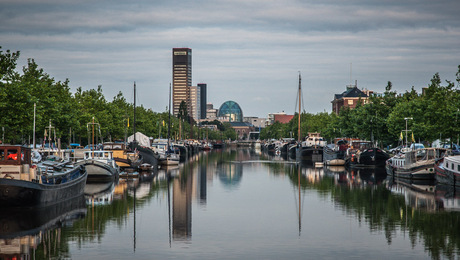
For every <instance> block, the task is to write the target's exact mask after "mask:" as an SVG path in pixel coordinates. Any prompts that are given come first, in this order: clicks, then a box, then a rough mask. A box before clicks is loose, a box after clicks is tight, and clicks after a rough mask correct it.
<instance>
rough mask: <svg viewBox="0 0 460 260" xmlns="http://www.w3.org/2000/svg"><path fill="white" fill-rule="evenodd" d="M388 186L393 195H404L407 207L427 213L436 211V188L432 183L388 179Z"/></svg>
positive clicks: (428, 181)
mask: <svg viewBox="0 0 460 260" xmlns="http://www.w3.org/2000/svg"><path fill="white" fill-rule="evenodd" d="M388 184H389V189H390V190H391V191H392V192H393V193H398V194H402V195H404V197H405V201H406V204H407V205H408V206H411V207H412V208H416V209H422V210H426V211H429V212H433V211H436V210H437V209H438V204H437V202H436V200H435V195H434V192H435V187H436V186H435V184H434V181H430V180H409V179H406V178H393V177H390V178H389V182H388Z"/></svg>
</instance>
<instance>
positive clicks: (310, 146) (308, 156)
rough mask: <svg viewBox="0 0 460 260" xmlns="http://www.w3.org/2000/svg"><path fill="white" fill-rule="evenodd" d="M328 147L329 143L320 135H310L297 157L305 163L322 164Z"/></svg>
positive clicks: (302, 144) (301, 146)
mask: <svg viewBox="0 0 460 260" xmlns="http://www.w3.org/2000/svg"><path fill="white" fill-rule="evenodd" d="M326 145H327V142H326V140H325V139H324V138H323V137H321V135H320V133H308V136H307V137H306V138H305V141H303V142H302V143H301V145H300V147H299V149H298V151H297V157H298V158H300V159H302V160H305V161H311V162H322V161H323V150H324V147H325V146H326Z"/></svg>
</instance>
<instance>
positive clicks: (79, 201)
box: [0, 194, 86, 258]
mask: <svg viewBox="0 0 460 260" xmlns="http://www.w3.org/2000/svg"><path fill="white" fill-rule="evenodd" d="M85 215H86V204H85V198H84V196H83V194H82V195H80V196H78V197H76V198H73V199H70V200H66V201H61V202H59V203H56V204H53V205H49V206H40V207H18V208H10V209H8V210H1V211H0V223H1V226H0V238H1V239H11V238H15V237H21V236H27V235H34V234H38V233H39V232H40V231H43V230H48V229H52V228H54V227H57V226H59V225H60V224H63V223H64V222H67V221H68V220H71V219H76V218H81V217H84V216H85ZM2 249H3V248H2ZM0 252H2V250H0ZM0 256H1V255H0ZM0 258H1V257H0Z"/></svg>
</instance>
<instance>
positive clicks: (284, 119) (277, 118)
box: [274, 115, 294, 124]
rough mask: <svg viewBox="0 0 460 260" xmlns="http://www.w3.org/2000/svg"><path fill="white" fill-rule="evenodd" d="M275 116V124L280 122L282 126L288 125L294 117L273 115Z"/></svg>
mask: <svg viewBox="0 0 460 260" xmlns="http://www.w3.org/2000/svg"><path fill="white" fill-rule="evenodd" d="M274 116H275V118H274V119H275V122H280V123H282V124H286V123H289V121H291V119H292V118H294V115H274Z"/></svg>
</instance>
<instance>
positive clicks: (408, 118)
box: [404, 117, 413, 148]
mask: <svg viewBox="0 0 460 260" xmlns="http://www.w3.org/2000/svg"><path fill="white" fill-rule="evenodd" d="M404 120H406V148H407V131H408V130H407V120H413V118H412V117H405V118H404Z"/></svg>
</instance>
